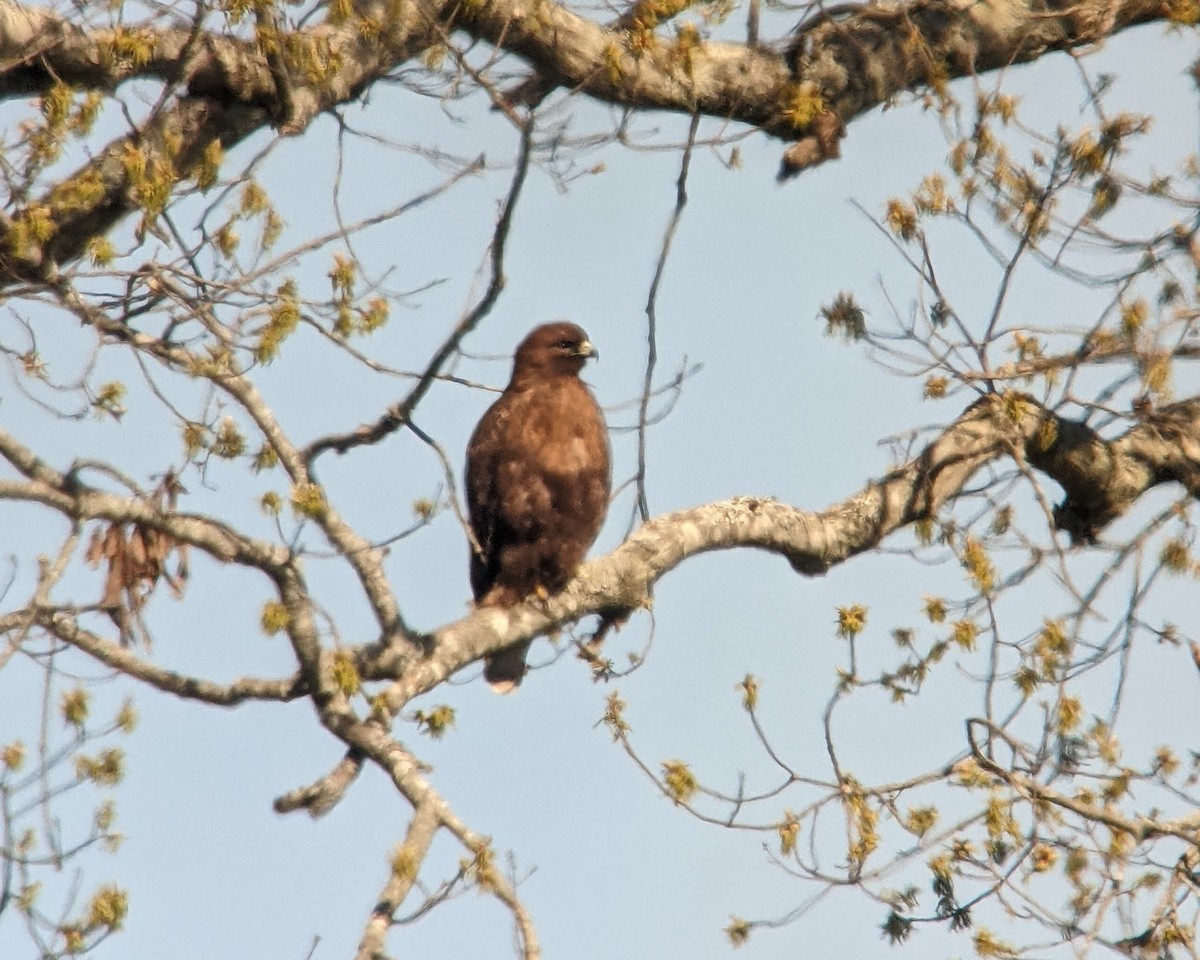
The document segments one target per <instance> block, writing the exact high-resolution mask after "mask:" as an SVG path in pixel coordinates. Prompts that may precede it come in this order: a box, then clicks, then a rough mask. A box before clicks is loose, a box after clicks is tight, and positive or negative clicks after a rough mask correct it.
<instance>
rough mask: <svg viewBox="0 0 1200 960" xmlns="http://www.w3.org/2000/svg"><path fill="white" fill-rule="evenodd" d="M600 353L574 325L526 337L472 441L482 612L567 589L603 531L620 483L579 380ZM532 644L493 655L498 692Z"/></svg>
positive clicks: (470, 489) (471, 509) (514, 677)
mask: <svg viewBox="0 0 1200 960" xmlns="http://www.w3.org/2000/svg"><path fill="white" fill-rule="evenodd" d="M594 357H599V352H598V351H597V350H596V348H595V347H593V346H592V344H591V341H589V340H588V337H587V334H586V333H584V331H583V329H582V328H580V327H578V326H576V325H575V324H573V323H565V322H564V323H548V324H545V325H544V326H540V327H537V328H536V329H534V330H533V331H531V332H530V334H529V335H528V336H527V337H526V338H525V339H524V340H522V341H521V344H520V345H519V346H518V347H517V352H516V356H515V357H514V359H513V370H512V378H511V379H510V380H509V383H508V386H507V387H506V388H505V390H504V393H502V394H501V395H500V398H499V399H498V400H497V401H496V402H495V403H493V404H492V406H491V407H490V408H489V409H488V411H487V412H486V413H485V414H484V415H483V418H482V419H481V420H480V421H479V424H478V425H477V426H476V427H475V432H474V433H473V434H472V435H471V440H470V443H468V445H467V469H466V485H467V515H468V518H469V520H470V524H471V530H472V532H473V533H474V534H475V541H476V543H475V544H474V545H473V546H472V550H471V590H472V592H473V593H474V595H475V603H476V605H477V606H481V607H483V606H488V607H508V606H512V605H513V604H516V603H519V602H520V601H522V600H524V599H526V598H527V597H529V596H530V595H532V594H544V593H546V592H553V591H555V590H558V589H559V588H561V587H562V586H563V585H564V584H566V582H567V581H568V580H570V579H571V577H572V576H574V574H575V571H576V569H577V568H578V567H579V564H580V563H582V562H583V558H584V555H585V554H586V553H587V551H588V548H589V547H590V546H591V545H592V543H593V542H594V541H595V539H596V535H597V534H599V532H600V527H601V525H602V524H603V523H604V515H605V513H606V512H607V511H608V498H609V492H610V490H611V487H612V476H611V465H610V461H609V450H608V428H607V427H606V426H605V423H604V414H603V413H602V412H601V410H600V405H599V404H598V403H597V402H596V398H595V397H594V396H592V392H591V390H589V389H588V387H587V385H586V384H585V383H584V382H583V381H582V380H580V379H579V373H580V371H581V370H582V369H583V365H584V363H586V362H587V360H588V359H590V358H594ZM528 650H529V643H528V642H525V643H520V644H517V645H516V646H514V647H512V648H510V649H508V650H502V651H500V652H499V653H497V654H495V655H494V656H492V657H489V658H488V660H487V663H486V664H485V666H484V671H483V675H484V677H485V678H486V679H487V681H488V683H490V684H491V685H492V687H493V688H494V689H496V690H497V691H499V692H503V693H507V692H509V691H511V690H513V689H514V688H515V687H516V686H517V685H518V684H520V682H521V679H522V678H523V677H524V675H525V654H526V652H527V651H528Z"/></svg>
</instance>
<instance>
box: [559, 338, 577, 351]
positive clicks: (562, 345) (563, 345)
mask: <svg viewBox="0 0 1200 960" xmlns="http://www.w3.org/2000/svg"><path fill="white" fill-rule="evenodd" d="M574 346H575V344H574V343H572V342H571V341H570V340H559V341H558V349H559V350H571V349H573V348H574Z"/></svg>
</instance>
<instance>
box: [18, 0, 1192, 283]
mask: <svg viewBox="0 0 1200 960" xmlns="http://www.w3.org/2000/svg"><path fill="white" fill-rule="evenodd" d="M1168 16H1169V8H1168V6H1166V5H1164V4H1162V3H1160V2H1158V0H1120V2H1116V3H1108V2H1100V0H1083V2H1079V3H1073V4H1070V5H1066V6H1059V5H1056V4H1043V3H1033V4H1024V3H1018V2H1017V0H997V2H995V3H988V4H978V3H976V4H970V3H962V2H961V0H917V2H915V3H910V4H899V5H896V6H887V7H884V6H881V5H880V6H877V5H873V4H872V5H866V6H864V7H862V8H861V9H860V10H857V11H855V12H854V13H851V14H848V15H846V16H845V17H842V18H838V19H834V18H829V17H823V18H818V20H817V21H816V22H814V23H812V24H811V25H807V26H805V27H804V29H803V31H802V32H801V33H800V34H799V35H798V36H797V37H796V38H795V39H794V40H793V41H792V42H791V44H790V45H789V47H788V50H787V51H786V54H781V53H779V52H775V51H770V50H767V49H765V48H763V47H760V46H758V45H750V44H737V43H717V42H711V43H703V42H701V41H700V40H699V39H698V37H696V35H695V34H694V32H692V33H687V32H685V33H682V34H680V37H679V38H678V39H676V40H667V39H665V38H661V37H658V36H657V35H655V34H653V32H652V31H648V30H640V31H630V30H628V29H624V28H621V27H620V26H616V27H606V26H604V25H601V24H598V23H596V22H594V21H591V20H588V19H587V18H585V17H581V16H579V15H578V14H575V13H573V12H571V11H569V10H567V9H566V8H564V7H561V6H559V5H557V4H555V3H551V2H549V0H542V2H540V3H537V4H534V5H529V4H526V3H524V2H523V0H490V2H487V3H481V4H475V5H472V6H471V7H470V9H469V10H468V9H466V8H460V7H459V6H457V5H453V6H447V7H444V8H439V7H435V6H433V5H427V4H423V3H412V4H400V5H396V4H388V3H385V2H378V3H360V4H358V5H357V7H356V12H355V15H354V16H352V17H351V18H350V19H349V21H348V22H346V23H344V24H339V25H336V26H334V25H329V24H325V25H322V26H319V27H315V28H312V29H310V30H307V31H300V32H295V33H286V34H284V33H280V34H279V35H278V36H276V37H275V38H274V42H275V43H277V44H279V45H282V46H285V47H286V48H287V49H288V50H289V51H290V54H289V57H288V58H284V59H281V58H279V57H276V58H274V62H273V63H272V58H269V57H268V56H266V55H265V54H264V53H262V52H261V51H260V50H259V49H258V48H257V47H256V46H255V45H253V44H251V43H248V42H244V41H240V40H238V39H236V38H232V37H228V36H222V35H219V34H211V33H205V34H203V35H200V36H199V37H196V38H192V36H191V33H190V31H186V30H183V29H180V28H177V27H169V28H159V27H155V26H147V27H140V28H133V27H123V28H120V29H119V30H113V31H94V32H93V31H85V30H84V29H82V28H79V27H76V26H73V25H71V24H70V23H68V22H67V21H66V20H64V19H63V18H61V17H58V16H56V15H54V14H51V13H49V12H47V11H44V10H40V9H35V8H28V7H26V6H24V5H20V4H16V3H14V2H12V0H0V64H6V65H7V66H5V67H3V68H0V96H5V95H8V96H12V95H16V94H27V93H33V92H45V91H46V90H48V89H49V88H50V87H51V86H52V85H53V83H55V82H57V79H58V78H63V79H67V80H69V81H70V82H73V83H76V84H78V85H81V86H91V87H95V88H98V89H112V88H113V87H115V86H116V85H117V84H119V83H120V82H121V81H123V80H125V79H127V78H129V77H131V76H158V77H161V78H162V79H163V80H164V81H166V82H169V83H178V84H180V85H182V86H184V87H186V90H187V95H186V96H182V97H180V98H178V99H175V100H172V101H168V102H167V104H166V106H165V107H164V108H163V109H162V110H161V111H160V112H159V113H158V114H157V115H156V116H154V117H152V118H151V120H150V122H149V123H148V124H147V126H146V127H145V129H143V130H139V131H137V132H135V133H134V134H131V135H130V136H129V137H126V138H122V139H120V140H117V141H114V142H113V143H111V144H109V145H108V147H107V148H105V149H104V150H102V151H100V152H99V154H98V155H97V157H96V159H95V160H93V161H91V162H89V163H88V164H87V165H85V166H84V167H83V168H81V169H80V170H79V171H77V172H76V173H75V174H74V175H73V176H71V177H68V178H67V179H66V180H65V181H64V182H63V183H61V184H58V185H57V186H55V187H54V188H53V189H51V190H50V191H48V192H46V193H44V194H43V195H42V196H41V197H40V198H39V199H38V200H36V201H34V202H33V203H31V204H30V205H28V206H27V207H26V208H25V209H23V210H18V211H16V213H15V215H14V217H13V220H14V222H15V223H17V224H19V223H20V222H21V220H22V218H27V219H28V218H30V217H36V218H37V220H38V222H39V224H41V225H42V226H41V227H40V229H41V230H42V231H43V232H44V231H45V230H46V229H47V228H46V227H45V224H46V223H49V224H50V225H51V226H50V228H49V229H50V230H51V234H52V235H51V236H50V238H49V239H48V240H45V241H42V242H39V243H36V244H34V243H31V242H28V241H26V242H23V243H20V244H14V243H12V242H7V241H9V240H10V237H11V236H14V235H15V234H13V233H12V231H13V229H15V228H14V227H12V226H6V228H5V229H4V230H0V234H8V235H9V236H3V235H0V240H3V241H6V242H4V243H3V244H2V246H3V248H5V249H6V250H7V251H8V253H7V255H6V256H5V258H4V259H3V260H2V261H0V286H3V285H9V284H11V283H13V282H14V281H17V280H20V279H34V280H39V279H40V280H44V279H48V278H52V277H53V276H54V275H55V273H56V272H57V270H58V269H59V267H60V266H61V265H63V264H65V263H67V262H69V261H72V260H74V259H76V258H78V257H79V256H80V255H81V254H82V252H83V251H84V249H85V248H86V245H87V243H88V241H90V240H91V239H92V238H93V237H95V236H98V235H100V234H102V233H104V232H105V231H107V230H108V229H109V228H111V227H112V226H113V225H114V224H115V223H116V221H117V220H119V219H120V218H121V217H123V216H125V215H126V214H128V213H130V212H134V211H135V210H137V209H138V208H139V205H138V202H137V200H136V196H135V194H136V191H135V190H134V189H133V188H134V187H135V184H133V183H131V179H130V175H129V172H128V170H127V168H126V165H125V163H124V162H123V159H124V158H126V157H127V155H128V150H129V149H131V148H137V149H139V150H142V151H143V152H144V153H145V154H146V162H147V164H148V165H149V166H150V167H151V168H154V167H158V168H160V169H163V170H169V171H173V174H172V175H173V176H174V178H175V179H176V180H177V181H178V180H182V179H183V178H185V177H187V176H188V175H189V172H190V171H191V170H192V168H193V167H194V166H195V164H196V162H197V161H198V159H199V158H200V157H201V155H202V154H203V152H204V151H205V150H206V149H207V148H208V147H209V145H210V144H211V143H213V142H214V141H215V142H218V143H220V144H221V145H222V146H223V147H224V148H226V149H228V148H229V147H231V146H233V145H234V144H236V143H239V142H240V141H241V140H243V139H245V138H246V137H247V136H249V135H250V134H251V133H253V132H255V131H256V130H259V129H261V128H263V127H264V126H266V125H268V124H270V123H271V122H272V120H273V119H274V118H278V117H282V116H285V115H286V122H287V127H288V132H299V131H300V130H303V129H304V128H305V127H307V125H308V124H309V123H311V122H312V120H313V119H314V118H315V117H316V116H318V115H319V114H320V113H321V112H322V111H325V110H328V109H330V108H332V107H334V106H336V105H338V104H341V103H345V102H347V101H348V100H351V99H353V98H354V97H356V96H358V95H359V94H360V93H361V92H362V91H363V90H364V89H366V88H367V87H368V86H369V85H370V84H371V83H372V82H374V81H375V80H377V79H378V78H379V77H381V76H383V75H385V74H386V73H387V72H388V71H390V70H392V69H395V68H396V67H398V66H400V65H401V64H403V63H404V62H405V61H407V60H409V59H410V58H412V57H413V56H415V55H417V54H419V53H420V52H421V51H422V50H424V49H426V48H427V47H428V46H429V45H430V44H431V43H434V42H436V41H437V38H438V37H440V36H442V35H443V34H444V32H445V31H448V30H450V29H463V30H466V31H467V32H469V33H471V34H473V35H474V36H476V37H479V38H481V39H483V40H486V41H488V42H490V43H492V44H494V45H495V46H497V47H498V48H501V49H505V50H508V51H511V52H513V53H517V54H519V55H520V56H522V57H524V58H525V59H526V60H528V61H529V62H530V63H532V64H533V65H534V66H535V67H536V68H537V69H538V70H539V71H540V73H541V74H543V75H544V76H546V77H548V78H551V79H553V80H555V81H557V82H559V83H561V84H563V85H565V86H568V87H570V88H571V89H573V90H577V91H580V92H584V93H586V94H588V95H589V96H592V97H595V98H597V99H600V100H604V101H607V102H611V103H618V104H623V105H627V106H632V107H637V108H640V109H664V110H674V111H679V112H685V113H689V114H700V115H705V116H712V117H720V118H722V119H732V120H737V121H740V122H743V123H746V124H749V125H751V126H754V127H757V128H759V129H761V130H763V131H765V132H766V133H769V134H771V135H772V136H776V137H779V138H781V139H785V140H791V141H796V143H795V145H794V146H793V147H792V148H791V149H790V150H789V151H788V153H787V155H786V156H785V160H784V170H783V173H784V174H785V175H790V174H792V173H795V172H798V171H799V170H801V169H803V168H804V167H807V166H810V165H812V164H814V163H819V162H821V161H823V160H826V159H829V158H830V157H833V156H836V155H837V152H838V140H839V138H840V137H841V135H842V133H843V130H844V127H845V124H846V123H848V122H849V121H851V120H852V119H854V118H855V117H857V116H859V115H861V114H862V113H864V112H866V111H868V110H870V109H872V108H873V107H875V106H877V105H879V104H881V103H885V102H887V101H888V100H890V99H891V98H893V97H895V96H896V95H897V94H899V93H902V92H904V91H907V90H913V89H916V88H918V87H921V86H933V87H935V88H940V87H941V86H942V85H944V84H945V83H946V82H947V81H949V80H952V79H954V78H956V77H964V76H970V75H973V74H975V73H980V72H985V71H988V70H994V69H999V68H1002V67H1005V66H1008V65H1010V64H1013V63H1019V62H1022V61H1026V60H1031V59H1034V58H1036V57H1038V56H1041V55H1042V54H1044V53H1047V52H1050V51H1053V50H1062V49H1070V48H1073V47H1078V46H1081V45H1085V44H1090V43H1095V42H1097V41H1098V40H1100V39H1102V38H1104V37H1105V36H1108V35H1110V34H1112V33H1115V32H1117V31H1119V30H1122V29H1124V28H1126V27H1129V26H1132V25H1134V24H1138V23H1143V22H1146V21H1148V20H1156V19H1164V18H1166V17H1168ZM130 42H135V43H137V44H140V47H139V49H141V50H142V55H141V56H139V57H118V56H115V55H114V51H115V50H116V49H117V48H118V46H119V45H120V44H121V43H130ZM314 62H317V63H321V64H324V65H326V69H324V70H322V71H317V73H319V74H320V76H314V75H313V71H312V69H311V64H312V63H314ZM306 65H308V67H309V69H306ZM285 69H286V83H285V84H284V87H285V88H286V89H285V90H283V91H281V90H280V89H279V83H280V82H282V81H280V73H281V70H285ZM285 101H286V110H285V109H284V103H285ZM26 232H28V231H26Z"/></svg>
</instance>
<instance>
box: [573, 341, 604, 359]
mask: <svg viewBox="0 0 1200 960" xmlns="http://www.w3.org/2000/svg"><path fill="white" fill-rule="evenodd" d="M575 355H576V356H577V357H584V358H585V359H592V360H599V359H600V351H599V350H597V349H596V348H595V347H594V346H592V341H591V340H584V341H583V343H581V344H580V345H579V349H578V351H576V353H575Z"/></svg>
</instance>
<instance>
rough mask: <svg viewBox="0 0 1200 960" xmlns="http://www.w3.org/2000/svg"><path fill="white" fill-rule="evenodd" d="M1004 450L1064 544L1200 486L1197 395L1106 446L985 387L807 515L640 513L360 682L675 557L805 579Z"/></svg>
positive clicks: (585, 610) (570, 603)
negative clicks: (1147, 501)
mask: <svg viewBox="0 0 1200 960" xmlns="http://www.w3.org/2000/svg"><path fill="white" fill-rule="evenodd" d="M1004 456H1015V457H1016V458H1018V460H1020V461H1021V462H1025V463H1029V464H1032V465H1033V466H1034V467H1036V468H1037V469H1038V470H1040V471H1042V472H1043V473H1045V474H1046V475H1047V476H1049V477H1050V478H1051V479H1053V480H1055V481H1056V482H1057V483H1058V484H1059V485H1060V486H1061V487H1062V488H1063V490H1064V491H1065V494H1066V496H1065V498H1064V500H1063V502H1062V504H1061V505H1060V506H1059V508H1058V511H1057V514H1056V519H1057V521H1058V525H1059V527H1060V529H1064V530H1066V531H1067V533H1068V534H1070V535H1071V537H1072V538H1073V539H1077V540H1078V539H1083V540H1086V539H1089V538H1092V537H1094V536H1095V535H1096V533H1098V531H1099V530H1100V529H1101V528H1102V527H1103V526H1104V525H1105V524H1107V523H1109V522H1111V521H1112V520H1113V519H1115V518H1116V517H1118V516H1120V515H1121V514H1122V513H1124V512H1125V511H1126V510H1128V509H1129V508H1130V507H1131V506H1132V505H1133V503H1134V502H1135V501H1136V500H1137V499H1138V497H1140V496H1141V495H1142V494H1143V493H1145V492H1146V491H1147V490H1149V489H1150V488H1151V487H1154V486H1156V485H1158V484H1160V483H1167V482H1179V483H1182V484H1183V485H1184V486H1185V488H1186V489H1187V490H1188V491H1189V492H1191V493H1192V494H1194V495H1196V494H1200V398H1192V399H1190V400H1185V401H1182V402H1180V403H1176V404H1173V405H1171V406H1169V407H1164V408H1162V409H1161V410H1160V411H1158V412H1156V413H1154V414H1152V415H1151V416H1149V417H1147V418H1146V419H1145V420H1144V421H1143V422H1142V423H1139V424H1138V425H1137V426H1135V427H1133V428H1132V429H1130V430H1129V431H1128V432H1126V433H1125V434H1124V435H1123V436H1121V437H1119V438H1117V439H1114V440H1105V439H1103V438H1101V437H1100V436H1099V435H1097V434H1096V433H1095V432H1094V431H1092V430H1091V429H1090V428H1088V427H1087V426H1085V425H1083V424H1080V423H1077V422H1075V421H1070V420H1066V419H1064V418H1061V417H1059V416H1058V415H1056V414H1055V413H1053V412H1052V411H1050V410H1047V409H1045V408H1044V407H1042V406H1040V405H1039V404H1037V403H1036V402H1035V401H1034V400H1033V399H1032V398H1029V397H1026V396H1023V395H1018V394H1009V395H1005V396H998V395H989V396H987V397H985V398H984V399H982V400H980V401H979V402H978V403H976V404H975V405H973V406H972V407H971V408H970V409H968V410H967V411H966V412H965V413H964V414H963V415H962V416H961V417H960V418H959V419H958V420H957V421H955V422H954V423H953V424H952V425H951V426H949V427H948V428H947V429H946V430H945V431H943V432H942V434H941V435H940V436H938V437H937V439H935V440H934V441H933V442H932V443H930V444H929V445H928V446H927V447H926V448H925V449H924V450H923V451H922V452H921V454H920V455H918V456H917V457H916V458H914V459H913V460H911V461H910V462H908V463H907V464H905V465H904V466H902V467H899V468H897V469H896V470H894V471H892V472H891V473H889V474H888V475H887V476H885V477H883V478H881V479H880V480H876V481H873V482H871V483H870V484H868V485H867V486H866V487H865V488H863V489H862V490H861V491H859V492H858V493H857V494H855V495H854V496H852V497H850V498H849V499H847V500H845V501H843V502H842V503H839V504H835V505H834V506H832V507H830V508H829V509H827V510H824V511H822V512H820V513H809V512H807V511H804V510H799V509H797V508H795V507H792V506H789V505H788V504H784V503H779V502H778V501H775V500H772V499H769V498H755V497H736V498H734V499H731V500H725V501H721V502H717V503H711V504H707V505H706V506H702V507H695V508H692V509H690V510H681V511H678V512H676V513H671V514H666V515H664V516H661V517H657V518H655V519H654V520H651V521H650V522H649V523H647V524H645V525H644V526H642V527H641V528H640V529H639V530H637V531H636V532H635V533H634V534H633V535H632V536H630V537H629V539H628V540H626V541H625V543H623V544H622V545H621V546H620V547H618V548H617V549H616V550H614V551H613V552H612V553H610V554H609V555H608V556H607V557H604V558H601V559H599V560H595V561H593V562H591V563H588V564H585V565H584V567H583V568H582V570H581V571H580V573H579V575H578V576H577V577H576V578H575V580H574V581H572V583H570V584H569V585H568V586H567V587H566V589H564V590H563V591H562V592H560V593H558V594H556V595H554V596H552V597H550V598H549V599H548V600H547V601H545V602H541V601H534V602H529V603H524V604H519V605H517V606H515V607H512V608H510V609H496V608H486V609H482V610H477V611H475V612H474V613H472V614H471V615H470V616H468V617H465V618H464V619H462V620H459V621H457V622H455V623H452V624H449V625H447V626H445V627H443V628H441V629H440V630H438V631H436V632H435V633H434V634H433V635H432V636H431V637H430V638H429V650H430V652H429V654H428V655H427V656H425V657H423V658H422V659H420V660H419V661H417V662H413V661H412V659H411V655H410V654H409V653H408V651H407V650H402V649H400V648H399V647H393V646H388V645H386V644H385V645H383V646H379V647H366V648H361V649H360V653H359V664H358V666H359V671H360V673H361V674H362V676H363V677H364V679H384V678H391V679H393V680H394V683H393V684H392V686H391V688H390V689H389V690H388V691H387V694H386V698H385V699H386V703H387V706H388V709H389V710H390V711H391V712H392V713H393V714H394V713H397V712H398V711H399V710H400V709H401V707H402V706H403V704H404V703H406V702H407V701H408V700H410V699H411V698H412V697H415V696H417V695H419V694H421V693H424V692H426V691H428V690H431V689H433V688H434V687H436V686H437V685H438V684H440V683H441V682H442V681H444V680H445V679H446V678H447V677H449V676H450V675H451V674H453V673H454V672H455V671H457V670H459V669H461V668H462V667H463V666H465V665H466V664H468V663H471V662H473V661H475V660H478V659H480V658H481V657H483V656H485V655H487V654H489V653H494V652H495V651H497V650H499V649H503V648H504V647H508V646H511V645H512V644H515V643H519V642H521V641H524V640H528V639H530V638H532V637H536V636H538V635H540V634H543V633H546V632H547V631H550V630H553V629H554V628H556V627H558V626H561V625H562V624H564V623H568V622H571V621H574V620H577V619H579V618H580V617H582V616H585V615H587V614H590V613H604V612H612V611H628V610H634V609H637V608H638V607H639V606H642V605H644V604H646V603H648V602H649V599H650V596H651V590H652V588H653V585H654V583H655V581H657V580H658V579H659V578H660V577H662V576H663V575H664V574H666V573H668V572H669V571H670V570H673V569H674V568H675V567H677V566H678V565H679V564H680V563H682V562H683V561H684V560H686V559H687V558H688V557H692V556H695V555H697V554H700V553H706V552H709V551H712V550H727V549H731V548H733V547H756V548H758V549H762V550H768V551H770V552H772V553H778V554H780V555H782V556H784V557H786V558H787V560H788V561H789V562H790V563H791V565H792V567H793V568H794V569H795V570H796V571H797V572H799V573H803V574H806V575H810V576H812V575H817V574H820V573H823V572H825V571H826V570H828V569H829V568H830V567H832V566H835V565H837V564H840V563H842V562H844V561H845V560H847V559H849V558H850V557H853V556H856V555H857V554H860V553H863V552H865V551H867V550H871V549H873V548H875V547H877V546H878V545H879V544H880V543H881V542H882V541H883V540H884V538H885V537H887V536H888V535H889V534H891V533H894V532H895V531H896V530H898V529H900V528H902V527H904V526H906V525H908V524H911V523H914V522H916V521H918V520H922V519H927V518H931V517H933V516H935V515H936V513H937V512H938V510H940V509H941V508H942V507H943V506H944V505H945V504H946V503H948V502H949V501H951V500H952V499H953V498H954V497H955V496H956V495H957V494H958V493H959V492H960V491H961V490H962V488H963V487H964V486H965V484H966V483H967V482H968V481H969V480H970V478H971V477H972V476H973V475H974V474H975V473H976V472H977V471H978V470H979V469H980V468H982V467H983V466H985V465H986V464H987V463H990V462H992V461H993V460H996V459H997V458H1000V457H1004Z"/></svg>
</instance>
